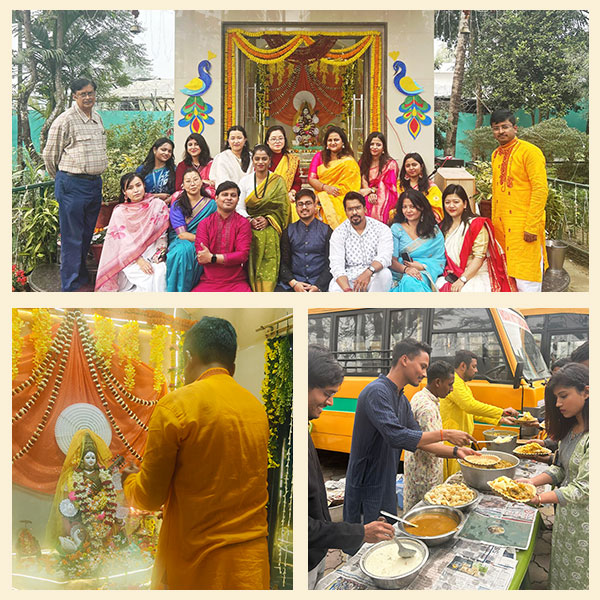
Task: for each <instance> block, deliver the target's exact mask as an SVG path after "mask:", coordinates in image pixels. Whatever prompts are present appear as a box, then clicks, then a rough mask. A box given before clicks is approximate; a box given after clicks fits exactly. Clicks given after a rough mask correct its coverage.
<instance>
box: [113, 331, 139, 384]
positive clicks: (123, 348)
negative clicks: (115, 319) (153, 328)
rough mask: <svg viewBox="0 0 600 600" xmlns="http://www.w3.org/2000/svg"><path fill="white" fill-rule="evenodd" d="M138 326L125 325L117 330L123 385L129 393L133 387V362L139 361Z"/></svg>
mask: <svg viewBox="0 0 600 600" xmlns="http://www.w3.org/2000/svg"><path fill="white" fill-rule="evenodd" d="M139 335H140V324H139V323H138V322H137V321H129V323H125V325H123V326H122V327H121V329H120V330H119V335H118V344H119V355H120V358H121V364H123V363H125V367H124V369H125V380H124V381H123V385H124V387H125V389H126V390H128V391H131V390H132V389H133V388H134V386H135V365H134V361H138V360H140V340H139Z"/></svg>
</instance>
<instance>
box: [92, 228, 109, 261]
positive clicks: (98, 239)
mask: <svg viewBox="0 0 600 600" xmlns="http://www.w3.org/2000/svg"><path fill="white" fill-rule="evenodd" d="M105 239H106V227H96V229H94V235H93V236H92V243H91V245H90V250H91V252H92V256H93V257H94V262H95V263H96V264H98V263H99V262H100V255H101V254H102V248H103V244H104V240H105Z"/></svg>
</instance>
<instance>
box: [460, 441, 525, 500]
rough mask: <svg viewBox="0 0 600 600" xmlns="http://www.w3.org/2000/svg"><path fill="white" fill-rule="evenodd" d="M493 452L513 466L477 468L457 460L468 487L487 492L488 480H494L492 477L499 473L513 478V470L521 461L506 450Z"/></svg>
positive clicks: (488, 488) (494, 477)
mask: <svg viewBox="0 0 600 600" xmlns="http://www.w3.org/2000/svg"><path fill="white" fill-rule="evenodd" d="M493 454H494V455H495V456H497V457H498V458H500V459H502V460H506V461H508V462H510V463H512V464H513V466H512V467H507V468H506V469H477V468H475V467H472V466H470V465H467V464H464V463H463V462H462V461H461V460H459V461H458V464H459V466H460V470H461V472H462V476H463V479H464V480H465V483H466V484H467V485H468V486H469V487H474V488H475V489H477V490H481V491H482V492H488V493H489V492H490V491H491V488H490V486H489V485H488V481H494V479H496V478H497V477H500V476H501V475H505V476H506V477H510V478H511V479H514V477H515V471H516V470H517V466H518V465H519V463H520V462H521V461H520V460H519V459H518V458H517V457H516V456H513V455H512V454H507V453H506V452H498V451H497V450H496V451H494V452H493Z"/></svg>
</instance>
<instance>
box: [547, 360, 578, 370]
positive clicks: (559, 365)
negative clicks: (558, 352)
mask: <svg viewBox="0 0 600 600" xmlns="http://www.w3.org/2000/svg"><path fill="white" fill-rule="evenodd" d="M570 362H577V361H572V360H571V359H570V358H568V357H567V358H559V359H557V360H555V361H554V362H553V363H552V364H551V365H550V372H551V373H552V372H553V371H554V369H562V368H563V367H564V366H565V365H568V364H569V363H570Z"/></svg>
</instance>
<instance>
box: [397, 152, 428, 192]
mask: <svg viewBox="0 0 600 600" xmlns="http://www.w3.org/2000/svg"><path fill="white" fill-rule="evenodd" d="M409 158H412V159H413V160H416V161H417V162H418V163H419V164H420V165H421V174H420V175H419V182H418V184H417V187H418V188H419V191H420V192H423V194H427V192H428V191H429V177H428V176H427V168H426V167H425V161H424V160H423V157H422V156H421V155H420V154H419V153H418V152H409V153H408V154H407V155H406V156H405V157H404V159H403V160H402V167H400V174H399V175H398V181H399V182H400V185H401V186H402V189H403V190H405V189H407V186H406V185H405V184H406V166H405V165H406V161H407V160H408V159H409ZM410 187H411V186H410V183H409V184H408V188H410Z"/></svg>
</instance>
